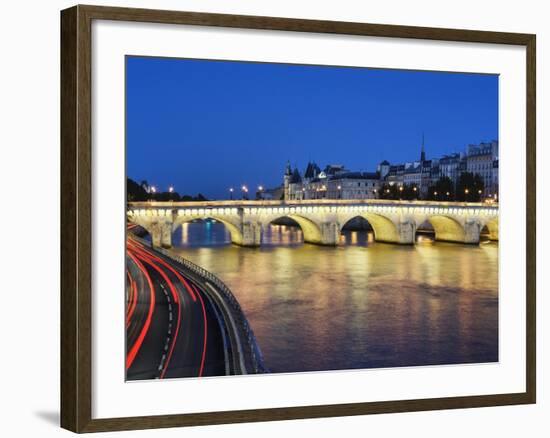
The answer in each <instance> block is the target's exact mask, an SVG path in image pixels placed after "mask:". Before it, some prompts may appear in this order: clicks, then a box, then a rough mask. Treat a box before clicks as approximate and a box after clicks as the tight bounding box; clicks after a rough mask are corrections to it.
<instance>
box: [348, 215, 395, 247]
mask: <svg viewBox="0 0 550 438" xmlns="http://www.w3.org/2000/svg"><path fill="white" fill-rule="evenodd" d="M357 217H361V218H363V219H364V220H366V221H367V222H368V223H369V224H370V226H371V228H372V230H373V233H374V240H376V241H377V242H388V243H399V232H398V230H397V227H396V225H395V224H394V223H393V222H392V220H391V219H389V218H387V217H385V216H381V215H379V214H376V213H363V214H360V215H357V216H353V217H351V218H349V219H348V220H347V221H345V222H344V225H343V226H342V229H343V228H344V227H345V226H346V225H347V223H348V222H349V221H351V220H356V219H355V218H357Z"/></svg>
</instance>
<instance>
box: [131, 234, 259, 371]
mask: <svg viewBox="0 0 550 438" xmlns="http://www.w3.org/2000/svg"><path fill="white" fill-rule="evenodd" d="M133 238H135V239H136V240H139V241H140V242H141V243H143V244H145V245H147V246H151V245H150V244H149V242H147V241H146V240H143V239H141V238H139V237H133ZM155 250H156V251H158V252H160V253H161V254H163V255H165V256H166V257H169V258H171V259H172V260H174V261H176V262H177V263H179V264H181V265H183V266H184V267H186V268H187V269H189V270H190V271H192V272H194V273H195V274H196V275H198V276H199V277H201V278H203V279H204V280H207V281H209V282H210V283H211V284H212V285H214V286H215V287H216V289H217V290H218V291H219V292H220V293H221V294H222V296H223V298H224V300H225V303H226V304H229V310H230V311H231V315H232V317H233V319H234V320H235V322H236V323H237V325H238V327H239V328H240V330H241V332H242V335H244V340H245V342H246V345H247V347H248V350H249V352H250V355H251V364H252V367H253V370H254V373H265V372H267V368H266V367H265V365H264V361H263V356H262V353H261V351H260V348H259V347H258V342H257V341H256V337H255V336H254V332H253V331H252V328H251V327H250V324H249V323H248V320H247V319H246V316H245V315H244V312H243V310H242V308H241V306H240V304H239V302H238V301H237V299H236V298H235V295H233V293H232V292H231V289H229V287H228V286H227V285H226V284H225V283H224V282H223V281H222V280H221V279H220V278H218V277H217V276H215V275H214V274H212V272H210V271H207V270H206V269H204V268H203V267H202V266H199V265H196V264H195V263H193V262H191V261H190V260H187V259H185V258H183V257H181V256H179V255H177V254H173V253H172V252H171V251H169V250H166V249H164V248H155ZM242 337H243V336H241V338H242Z"/></svg>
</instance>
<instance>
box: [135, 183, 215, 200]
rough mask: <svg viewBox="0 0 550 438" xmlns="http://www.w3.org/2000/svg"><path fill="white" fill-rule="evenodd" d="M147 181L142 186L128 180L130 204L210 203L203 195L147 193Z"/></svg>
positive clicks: (168, 192) (174, 192)
mask: <svg viewBox="0 0 550 438" xmlns="http://www.w3.org/2000/svg"><path fill="white" fill-rule="evenodd" d="M149 187H150V186H149V184H148V183H147V181H142V182H141V184H138V183H137V182H135V181H134V180H133V179H131V178H127V179H126V194H127V200H128V202H139V201H183V202H190V201H208V199H207V198H206V197H204V196H203V195H202V194H201V193H199V194H197V195H196V196H191V195H180V194H179V193H178V192H176V191H171V192H170V191H166V192H158V191H157V192H154V193H153V192H152V191H151V190H149V193H148V192H147V190H146V188H149Z"/></svg>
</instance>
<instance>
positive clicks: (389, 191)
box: [378, 183, 399, 199]
mask: <svg viewBox="0 0 550 438" xmlns="http://www.w3.org/2000/svg"><path fill="white" fill-rule="evenodd" d="M378 198H379V199H399V189H398V187H397V184H393V185H392V184H386V183H384V184H382V187H380V190H379V192H378Z"/></svg>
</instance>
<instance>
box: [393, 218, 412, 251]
mask: <svg viewBox="0 0 550 438" xmlns="http://www.w3.org/2000/svg"><path fill="white" fill-rule="evenodd" d="M397 232H398V235H399V242H398V243H400V244H401V245H413V244H414V242H415V238H416V224H415V223H414V222H413V221H409V220H404V221H401V222H399V224H398V225H397Z"/></svg>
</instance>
